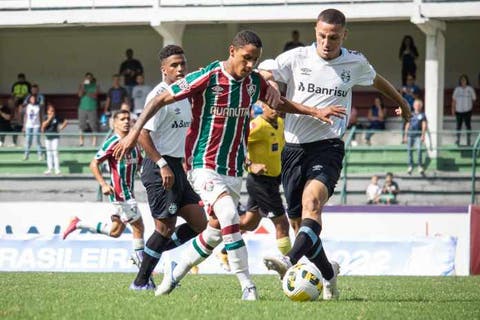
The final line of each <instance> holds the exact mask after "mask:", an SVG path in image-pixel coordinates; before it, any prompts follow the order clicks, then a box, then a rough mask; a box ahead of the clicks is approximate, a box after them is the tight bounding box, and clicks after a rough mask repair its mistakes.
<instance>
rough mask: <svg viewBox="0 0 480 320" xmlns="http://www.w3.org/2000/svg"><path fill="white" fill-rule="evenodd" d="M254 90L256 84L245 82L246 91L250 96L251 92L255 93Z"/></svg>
mask: <svg viewBox="0 0 480 320" xmlns="http://www.w3.org/2000/svg"><path fill="white" fill-rule="evenodd" d="M256 90H257V85H255V84H252V83H251V84H247V93H248V95H249V96H250V97H251V96H253V94H254V93H255V91H256Z"/></svg>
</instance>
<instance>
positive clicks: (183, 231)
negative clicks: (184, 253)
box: [164, 223, 198, 251]
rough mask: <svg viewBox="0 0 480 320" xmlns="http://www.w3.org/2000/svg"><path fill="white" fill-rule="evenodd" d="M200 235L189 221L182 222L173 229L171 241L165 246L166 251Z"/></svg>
mask: <svg viewBox="0 0 480 320" xmlns="http://www.w3.org/2000/svg"><path fill="white" fill-rule="evenodd" d="M197 235H198V233H197V232H195V231H194V230H193V229H192V228H190V226H189V225H188V224H187V223H182V224H181V225H179V226H178V227H176V228H175V231H173V234H172V237H171V239H170V241H169V242H168V243H167V245H166V246H165V249H164V251H167V250H171V249H173V248H176V247H179V246H181V245H182V244H184V243H185V242H188V240H190V239H193V238H195V237H196V236H197Z"/></svg>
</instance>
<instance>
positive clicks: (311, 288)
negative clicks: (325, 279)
mask: <svg viewBox="0 0 480 320" xmlns="http://www.w3.org/2000/svg"><path fill="white" fill-rule="evenodd" d="M282 288H283V292H284V293H285V295H286V296H287V297H288V298H289V299H290V300H292V301H313V300H317V299H318V296H319V295H320V292H322V289H323V283H322V274H321V273H320V271H318V269H317V267H316V266H315V265H313V264H312V263H297V264H296V265H294V266H292V267H291V268H290V269H288V270H287V273H285V276H284V277H283V283H282Z"/></svg>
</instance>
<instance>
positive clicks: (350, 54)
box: [342, 48, 368, 62]
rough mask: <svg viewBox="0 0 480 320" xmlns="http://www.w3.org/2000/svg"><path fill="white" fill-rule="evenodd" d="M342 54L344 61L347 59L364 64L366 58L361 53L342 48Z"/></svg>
mask: <svg viewBox="0 0 480 320" xmlns="http://www.w3.org/2000/svg"><path fill="white" fill-rule="evenodd" d="M342 54H343V55H344V59H347V60H349V61H352V62H366V61H368V60H367V57H365V55H364V54H363V53H361V52H360V51H358V50H352V49H347V48H342Z"/></svg>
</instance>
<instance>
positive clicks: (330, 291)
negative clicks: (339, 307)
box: [323, 261, 340, 300]
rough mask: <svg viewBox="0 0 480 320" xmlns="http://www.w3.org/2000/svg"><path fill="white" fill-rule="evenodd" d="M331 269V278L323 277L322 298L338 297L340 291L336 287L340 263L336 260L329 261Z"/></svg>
mask: <svg viewBox="0 0 480 320" xmlns="http://www.w3.org/2000/svg"><path fill="white" fill-rule="evenodd" d="M330 263H331V264H332V269H333V278H332V279H330V280H328V281H327V280H325V279H323V300H332V299H338V296H339V295H340V292H339V291H338V289H337V277H338V274H339V273H340V265H339V264H338V262H336V261H332V262H330Z"/></svg>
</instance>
